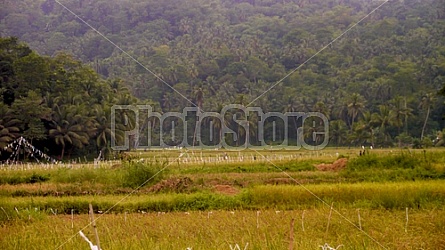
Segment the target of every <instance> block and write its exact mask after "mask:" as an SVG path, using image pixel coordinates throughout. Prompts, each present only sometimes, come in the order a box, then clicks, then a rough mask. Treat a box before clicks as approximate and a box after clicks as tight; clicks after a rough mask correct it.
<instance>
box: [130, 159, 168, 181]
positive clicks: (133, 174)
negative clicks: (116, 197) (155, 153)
mask: <svg viewBox="0 0 445 250" xmlns="http://www.w3.org/2000/svg"><path fill="white" fill-rule="evenodd" d="M122 171H124V173H123V180H122V186H123V187H129V188H138V187H142V186H145V185H146V184H153V183H156V182H158V181H159V180H161V179H162V176H163V172H164V171H165V170H164V169H163V168H162V167H161V166H160V165H157V164H153V163H144V162H136V161H130V162H126V163H124V164H123V165H122Z"/></svg>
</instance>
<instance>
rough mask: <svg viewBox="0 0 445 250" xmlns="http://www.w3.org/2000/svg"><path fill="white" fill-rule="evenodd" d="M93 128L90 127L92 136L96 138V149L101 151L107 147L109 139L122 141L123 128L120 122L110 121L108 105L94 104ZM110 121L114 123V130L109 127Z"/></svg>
mask: <svg viewBox="0 0 445 250" xmlns="http://www.w3.org/2000/svg"><path fill="white" fill-rule="evenodd" d="M93 113H94V128H93V129H92V132H93V134H94V135H93V136H92V138H94V139H95V140H96V146H97V148H98V150H100V151H102V150H104V149H106V148H108V147H109V142H110V140H116V141H122V140H123V130H122V129H121V124H120V123H119V122H117V121H110V120H109V118H110V116H111V113H110V109H109V108H108V107H105V105H104V106H100V105H96V106H95V108H94V110H93ZM111 122H115V123H116V125H117V126H116V131H113V130H112V129H111Z"/></svg>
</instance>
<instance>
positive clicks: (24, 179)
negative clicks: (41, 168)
mask: <svg viewBox="0 0 445 250" xmlns="http://www.w3.org/2000/svg"><path fill="white" fill-rule="evenodd" d="M49 180H50V175H49V174H48V175H45V174H39V173H32V174H31V175H25V176H24V175H21V174H19V173H16V174H12V175H1V176H0V185H4V184H9V185H18V184H34V183H41V182H46V181H49Z"/></svg>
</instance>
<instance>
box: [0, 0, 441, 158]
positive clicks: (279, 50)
mask: <svg viewBox="0 0 445 250" xmlns="http://www.w3.org/2000/svg"><path fill="white" fill-rule="evenodd" d="M62 3H63V4H64V5H65V6H66V8H68V9H69V10H70V11H72V12H73V13H75V14H76V15H78V17H80V18H82V20H84V21H85V22H86V23H88V24H89V25H90V26H91V27H94V28H95V29H97V31H99V32H100V33H101V34H103V35H104V36H106V37H107V39H109V40H107V39H105V38H103V37H102V36H101V35H100V34H98V33H97V32H96V31H94V30H93V29H91V27H89V26H88V25H86V24H85V23H83V22H82V21H81V20H80V19H79V18H77V17H76V16H74V15H73V14H72V13H71V12H69V11H67V10H66V9H65V8H64V7H63V6H61V5H60V4H58V3H57V2H55V1H53V0H23V1H10V0H7V1H6V2H5V4H4V6H3V8H2V10H1V11H0V34H1V35H2V36H4V37H7V36H16V37H18V38H19V39H21V40H23V41H25V42H27V43H28V44H29V47H28V46H26V45H23V44H20V43H18V42H17V40H15V38H3V39H2V40H1V44H0V46H1V51H2V52H1V61H0V74H1V78H0V80H1V82H0V88H2V92H3V93H2V98H3V104H2V105H6V106H7V108H5V107H3V109H5V112H6V113H8V115H5V117H9V116H11V114H13V113H14V112H15V111H14V110H17V109H23V107H24V106H29V107H30V106H33V109H29V113H32V114H33V115H27V114H26V113H21V114H20V115H19V116H14V115H12V116H11V118H10V119H9V120H7V118H2V119H3V120H5V121H4V124H12V125H11V126H12V127H11V132H6V131H9V130H5V132H4V133H6V134H10V135H8V136H9V137H11V135H12V134H13V133H16V129H15V128H16V127H17V126H16V125H14V124H15V123H14V122H13V121H15V120H16V119H18V120H20V121H22V122H21V123H20V124H21V125H19V126H18V128H19V129H20V133H24V134H25V135H27V136H28V138H30V139H33V140H37V141H48V140H53V141H54V143H57V144H58V145H61V146H62V148H63V147H67V148H66V149H67V150H68V152H71V151H70V149H72V148H74V149H78V150H86V149H85V147H88V145H90V146H91V142H90V143H87V142H88V141H90V140H92V139H94V140H95V141H96V143H95V145H96V146H97V147H103V146H104V145H105V144H106V141H107V140H108V139H106V138H109V136H110V135H106V134H107V133H108V132H106V131H107V129H106V127H104V126H105V125H103V124H105V123H106V122H109V121H108V116H107V114H108V113H109V112H110V111H109V106H110V105H111V104H112V103H114V102H116V103H136V99H133V98H132V96H135V97H136V98H137V99H138V100H139V102H142V103H151V104H153V105H154V106H156V107H157V108H158V109H159V111H161V112H167V111H178V110H181V109H182V108H184V107H186V106H190V105H191V104H190V103H189V102H188V101H187V100H185V99H184V98H183V97H181V96H180V95H179V94H178V93H177V92H179V93H181V94H182V95H184V96H185V97H187V98H188V99H189V100H191V101H192V102H194V103H195V104H196V105H197V106H199V107H201V108H202V109H203V110H206V111H219V110H220V107H221V106H223V105H226V104H230V103H242V104H249V103H250V102H251V101H253V100H255V99H256V98H257V97H258V96H260V95H262V94H263V93H264V91H266V90H267V89H269V88H270V87H271V86H273V85H274V84H275V83H277V82H279V81H280V84H277V85H276V87H274V88H273V89H272V90H271V91H269V92H267V93H266V94H264V95H262V96H261V97H260V98H258V99H257V100H256V101H255V102H254V103H252V104H251V106H259V107H261V108H263V110H267V111H283V110H295V111H305V112H307V111H318V112H322V113H323V114H325V115H326V116H327V117H328V118H329V120H330V121H331V130H333V131H335V133H333V134H332V135H331V136H332V138H331V140H330V141H331V144H332V145H338V146H342V145H353V144H356V145H360V144H369V145H370V144H372V145H374V146H391V145H402V144H415V141H414V140H415V138H418V140H424V141H428V140H437V138H438V137H437V133H438V132H439V131H441V130H442V129H443V128H444V127H445V122H444V120H443V116H444V113H445V112H444V105H443V104H444V98H443V97H442V96H443V95H444V94H445V39H444V35H443V34H444V33H445V2H444V0H425V1H418V0H404V1H389V2H388V3H386V4H384V5H382V7H381V8H379V9H377V10H376V11H375V12H373V13H372V14H370V15H369V16H368V17H367V18H365V19H364V20H363V21H362V22H360V23H359V24H357V22H358V21H359V20H361V19H362V18H363V17H365V16H366V15H367V14H369V13H370V12H371V11H372V10H374V9H375V8H376V7H377V6H378V5H380V4H381V2H378V1H368V0H349V1H345V0H340V1H339V0H210V1H209V0H183V1H177V0H164V1H157V0H94V1H92V0H75V1H66V2H64V1H62ZM356 24H357V25H356ZM351 27H352V28H351ZM349 28H351V29H350V30H349V31H348V32H347V33H346V34H345V35H343V36H341V37H339V36H340V35H341V34H343V32H345V31H346V30H348V29H349ZM337 38H338V39H337ZM334 39H335V41H334ZM110 41H112V42H113V43H114V45H113V44H112V43H111V42H110ZM332 41H334V42H332ZM331 42H332V43H331ZM115 45H116V46H115ZM325 46H327V47H326V48H325V49H324V50H323V51H321V52H320V53H318V52H319V51H320V49H322V48H324V47H325ZM30 48H31V49H32V50H31V49H30ZM33 50H34V51H33ZM122 51H125V53H123V52H122ZM316 53H318V54H317V55H316V56H314V57H312V56H313V55H315V54H316ZM40 55H45V56H40ZM129 56H131V57H132V58H130V57H129ZM311 57H312V58H311ZM309 58H311V60H309V61H307V60H308V59H309ZM133 59H134V60H133ZM77 60H80V61H77ZM135 60H137V61H138V63H136V62H135ZM81 62H82V63H83V64H82V63H81ZM147 69H148V70H149V71H151V72H152V73H155V74H156V76H154V75H153V74H152V73H151V72H148V70H147ZM296 69H297V70H296ZM290 73H292V74H290ZM288 74H290V75H289V76H288V77H285V76H286V75H288ZM116 79H121V80H116ZM114 84H117V85H118V87H116V86H115V85H114ZM168 85H170V86H172V87H173V88H174V89H176V90H177V92H175V91H173V90H172V89H171V88H170V87H169V86H168ZM123 89H125V91H124V90H123ZM127 90H128V91H127ZM438 93H442V96H441V95H440V94H439V95H438ZM36 103H39V105H36ZM91 107H94V108H93V109H91ZM82 110H83V111H82ZM0 112H1V109H0ZM107 112H108V113H107ZM6 113H5V114H6ZM77 114H81V115H80V116H77ZM20 116H22V117H20ZM2 117H3V116H2ZM68 120H69V121H68ZM92 120H95V121H96V122H91V121H92ZM98 120H99V121H98ZM66 121H68V122H66ZM39 122H41V123H42V124H43V125H41V124H40V125H39ZM99 122H101V123H103V124H102V125H103V126H102V127H101V126H99V125H97V124H98V123H99ZM79 124H80V125H81V126H82V128H80V127H76V125H79ZM2 126H4V127H5V126H9V125H2ZM99 131H101V132H99ZM68 133H71V135H73V133H74V134H76V136H74V137H73V136H70V135H68ZM101 133H102V134H101ZM30 136H31V137H30ZM107 136H108V137H107ZM9 137H8V138H9ZM5 138H6V137H5ZM56 138H58V139H56ZM82 138H86V140H83V139H82ZM425 143H427V142H425ZM99 145H100V146H99ZM425 145H426V144H425ZM82 148H83V149H82ZM61 151H64V150H61ZM60 153H61V152H60Z"/></svg>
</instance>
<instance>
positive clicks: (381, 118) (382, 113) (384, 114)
mask: <svg viewBox="0 0 445 250" xmlns="http://www.w3.org/2000/svg"><path fill="white" fill-rule="evenodd" d="M372 115H373V118H372V119H373V120H374V121H375V122H376V124H377V126H379V130H378V131H379V133H380V134H381V135H382V136H383V141H384V142H385V143H386V142H388V138H389V137H390V135H389V134H388V133H387V132H386V127H387V126H389V125H391V124H392V122H391V119H392V117H393V111H392V110H391V109H390V108H389V107H388V106H386V105H380V106H379V113H374V114H372Z"/></svg>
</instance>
